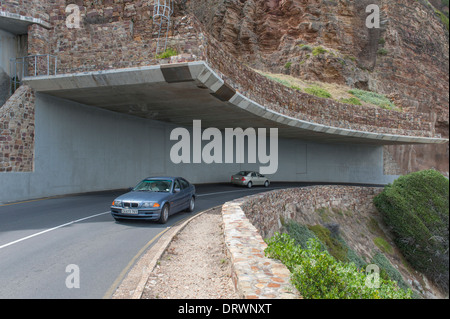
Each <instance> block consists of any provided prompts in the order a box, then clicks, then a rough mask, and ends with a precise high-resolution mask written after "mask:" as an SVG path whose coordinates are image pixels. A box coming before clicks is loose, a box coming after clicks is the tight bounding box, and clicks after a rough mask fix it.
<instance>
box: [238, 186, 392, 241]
mask: <svg viewBox="0 0 450 319" xmlns="http://www.w3.org/2000/svg"><path fill="white" fill-rule="evenodd" d="M382 190H383V188H382V187H360V186H331V185H330V186H312V187H304V188H294V189H286V190H280V191H274V192H270V193H265V194H263V195H257V196H252V197H250V198H248V199H247V200H246V201H245V203H244V204H243V205H242V209H243V210H244V212H245V215H246V217H247V218H248V219H249V220H250V222H251V223H252V224H253V225H254V226H255V227H256V228H257V229H258V231H259V233H260V234H261V235H262V237H263V238H268V237H271V236H273V234H275V232H278V231H280V229H281V227H282V222H283V220H289V219H292V220H296V221H301V222H306V223H307V224H310V225H314V224H316V221H317V218H316V215H317V213H316V211H317V210H318V209H321V208H330V209H334V210H340V211H343V212H348V211H352V212H360V211H364V212H372V211H373V212H375V206H374V205H373V203H372V199H373V197H374V196H375V195H377V194H379V193H380V192H381V191H382Z"/></svg>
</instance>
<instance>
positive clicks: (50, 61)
mask: <svg viewBox="0 0 450 319" xmlns="http://www.w3.org/2000/svg"><path fill="white" fill-rule="evenodd" d="M9 67H10V74H11V76H12V80H11V81H12V83H11V91H12V92H11V94H12V93H14V91H15V90H16V89H17V88H18V87H19V86H20V85H21V84H22V79H23V78H25V77H28V76H41V75H56V73H57V69H58V57H56V56H54V55H50V54H37V55H29V56H25V57H21V58H13V59H10V65H9Z"/></svg>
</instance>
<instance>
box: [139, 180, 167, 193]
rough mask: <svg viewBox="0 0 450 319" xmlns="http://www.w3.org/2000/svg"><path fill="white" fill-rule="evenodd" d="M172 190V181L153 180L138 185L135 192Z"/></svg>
mask: <svg viewBox="0 0 450 319" xmlns="http://www.w3.org/2000/svg"><path fill="white" fill-rule="evenodd" d="M171 188H172V181H171V180H161V179H151V180H144V181H142V182H140V183H139V185H137V186H136V187H135V188H134V189H133V191H135V192H170V189H171Z"/></svg>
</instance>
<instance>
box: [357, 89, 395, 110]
mask: <svg viewBox="0 0 450 319" xmlns="http://www.w3.org/2000/svg"><path fill="white" fill-rule="evenodd" d="M348 92H349V93H350V94H352V95H354V96H356V97H357V98H358V99H360V100H361V101H364V102H366V103H371V104H374V105H377V106H379V107H381V108H383V109H388V110H393V109H397V107H396V106H395V104H394V103H392V102H391V100H389V99H388V98H387V97H385V96H384V95H383V94H379V93H375V92H370V91H364V90H359V89H352V90H350V91H348Z"/></svg>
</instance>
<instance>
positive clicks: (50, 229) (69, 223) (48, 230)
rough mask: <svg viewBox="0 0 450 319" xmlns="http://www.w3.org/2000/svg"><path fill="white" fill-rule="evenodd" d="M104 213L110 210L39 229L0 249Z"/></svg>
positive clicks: (0, 247)
mask: <svg viewBox="0 0 450 319" xmlns="http://www.w3.org/2000/svg"><path fill="white" fill-rule="evenodd" d="M106 214H110V212H109V211H108V212H105V213H101V214H96V215H92V216H89V217H85V218H81V219H77V220H74V221H71V222H68V223H66V224H63V225H59V226H56V227H53V228H49V229H46V230H43V231H41V232H39V233H36V234H33V235H30V236H27V237H23V238H20V239H17V240H15V241H12V242H10V243H7V244H4V245H2V246H0V249H3V248H5V247H8V246H11V245H14V244H17V243H20V242H22V241H24V240H27V239H30V238H33V237H36V236H39V235H43V234H45V233H48V232H51V231H54V230H57V229H59V228H62V227H66V226H69V225H72V224H75V223H79V222H82V221H85V220H88V219H91V218H95V217H98V216H101V215H106Z"/></svg>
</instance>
